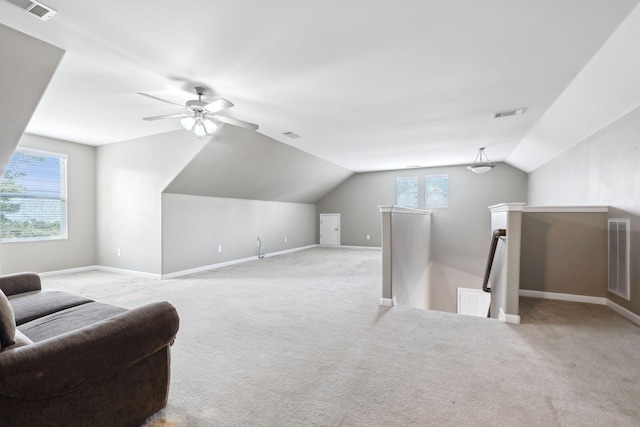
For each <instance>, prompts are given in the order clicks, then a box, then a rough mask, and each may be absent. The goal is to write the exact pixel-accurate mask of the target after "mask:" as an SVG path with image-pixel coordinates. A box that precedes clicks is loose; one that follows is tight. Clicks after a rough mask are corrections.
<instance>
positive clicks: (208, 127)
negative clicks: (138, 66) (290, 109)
mask: <svg viewBox="0 0 640 427" xmlns="http://www.w3.org/2000/svg"><path fill="white" fill-rule="evenodd" d="M193 91H194V92H195V93H196V95H198V99H192V100H189V101H187V102H186V103H185V105H180V104H178V103H175V102H172V101H167V100H166V99H162V98H158V97H156V96H153V95H148V94H146V93H140V92H138V95H142V96H145V97H147V98H151V99H155V100H156V101H161V102H165V103H167V104H171V105H174V106H177V107H180V108H182V109H183V110H187V111H185V112H182V113H176V114H166V115H163V116H153V117H145V118H143V119H142V120H160V119H169V118H174V117H175V118H178V117H179V118H180V123H181V124H182V127H183V128H185V129H186V130H188V131H192V132H193V133H194V134H196V135H197V136H199V137H202V136H205V135H212V134H213V133H214V132H215V131H216V130H217V128H218V123H223V124H228V125H232V126H238V127H241V128H245V129H249V130H257V129H258V125H256V124H253V123H249V122H245V121H243V120H238V119H234V118H232V117H227V116H221V115H219V114H216V113H218V112H219V111H222V110H226V109H227V108H231V107H233V104H232V103H231V102H230V101H227V100H226V99H224V98H218V99H216V100H215V101H213V102H205V101H203V100H202V97H203V96H204V94H206V93H207V90H206V89H205V88H203V87H200V86H196V87H194V88H193Z"/></svg>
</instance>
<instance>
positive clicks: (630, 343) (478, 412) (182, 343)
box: [43, 247, 640, 427]
mask: <svg viewBox="0 0 640 427" xmlns="http://www.w3.org/2000/svg"><path fill="white" fill-rule="evenodd" d="M380 276H381V252H380V251H376V250H366V249H363V250H359V249H344V248H323V247H318V248H313V249H308V250H305V251H300V252H295V253H291V254H287V255H282V256H278V257H271V258H265V259H262V260H255V261H252V262H248V263H245V264H241V265H236V266H231V267H226V268H223V269H219V270H215V271H211V272H205V273H201V274H196V275H191V276H187V277H184V278H180V279H173V280H161V281H158V280H150V279H141V278H132V277H129V276H125V275H119V274H113V273H106V272H100V271H94V272H86V273H77V274H69V275H65V276H56V277H49V278H45V279H44V280H43V282H44V286H45V287H47V288H57V289H67V290H70V291H72V292H77V293H81V294H83V295H87V296H90V297H93V298H96V299H98V300H101V301H104V302H108V303H112V304H116V305H120V306H123V307H135V306H139V305H142V304H145V303H148V302H152V301H160V300H166V301H169V302H171V303H172V304H174V305H175V306H176V307H177V309H178V312H179V313H180V317H181V328H180V331H179V334H178V337H177V339H176V342H175V345H174V346H173V353H172V384H171V391H170V395H169V402H168V405H167V408H166V409H165V410H164V411H161V412H160V413H158V414H156V416H154V417H152V418H151V419H149V420H148V422H147V424H146V426H147V427H159V426H425V425H445V426H460V425H465V426H469V425H471V426H473V425H477V426H491V425H496V426H497V425H500V426H504V425H509V426H510V425H513V426H516V425H518V426H523V425H524V426H529V425H531V426H556V425H562V426H574V425H575V426H590V425H593V426H596V425H597V426H601V425H610V426H612V425H618V426H622V425H639V424H640V405H639V404H638V399H639V398H640V328H638V327H637V326H635V325H633V324H632V323H630V322H628V321H627V320H626V319H624V318H622V317H620V316H618V315H617V314H615V313H613V312H612V311H610V310H609V309H608V308H606V307H604V306H594V305H587V304H576V303H566V302H556V301H551V302H550V301H540V300H532V299H522V302H521V304H522V313H521V314H522V315H523V322H524V323H523V324H521V325H507V324H504V323H501V322H499V321H497V320H491V319H482V318H472V317H466V316H458V315H455V314H449V313H441V312H435V311H431V312H429V311H423V310H419V309H413V308H404V307H393V308H387V307H381V306H379V305H378V300H379V298H380V287H381V278H380Z"/></svg>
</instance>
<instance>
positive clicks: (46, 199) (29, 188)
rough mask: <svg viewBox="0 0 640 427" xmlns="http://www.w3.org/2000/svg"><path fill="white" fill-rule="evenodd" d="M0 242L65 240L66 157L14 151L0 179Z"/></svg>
mask: <svg viewBox="0 0 640 427" xmlns="http://www.w3.org/2000/svg"><path fill="white" fill-rule="evenodd" d="M0 223H1V226H2V242H3V243H5V242H23V241H32V240H51V239H66V238H67V156H66V155H63V154H55V153H47V152H44V151H36V150H26V149H18V150H16V151H15V152H14V153H13V155H12V156H11V159H10V160H9V163H8V164H7V166H6V168H5V170H4V173H3V174H2V178H1V179H0Z"/></svg>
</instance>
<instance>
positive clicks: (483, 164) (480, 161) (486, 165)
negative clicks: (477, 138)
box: [467, 147, 495, 173]
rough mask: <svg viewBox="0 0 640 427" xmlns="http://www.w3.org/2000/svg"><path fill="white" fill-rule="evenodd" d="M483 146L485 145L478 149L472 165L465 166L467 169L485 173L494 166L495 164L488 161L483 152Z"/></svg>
mask: <svg viewBox="0 0 640 427" xmlns="http://www.w3.org/2000/svg"><path fill="white" fill-rule="evenodd" d="M484 148H485V147H481V148H479V149H478V154H477V155H476V159H475V161H474V162H473V164H472V165H469V166H467V169H469V170H470V171H471V172H475V173H486V172H489V171H490V170H491V169H493V168H494V167H495V165H494V164H493V163H491V162H490V161H489V158H488V157H487V153H485V152H484Z"/></svg>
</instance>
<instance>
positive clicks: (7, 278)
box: [0, 273, 42, 296]
mask: <svg viewBox="0 0 640 427" xmlns="http://www.w3.org/2000/svg"><path fill="white" fill-rule="evenodd" d="M0 289H2V292H4V294H5V295H6V296H10V295H15V294H21V293H24V292H31V291H40V290H42V284H41V282H40V276H39V275H38V274H37V273H15V274H6V275H4V276H0Z"/></svg>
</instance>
